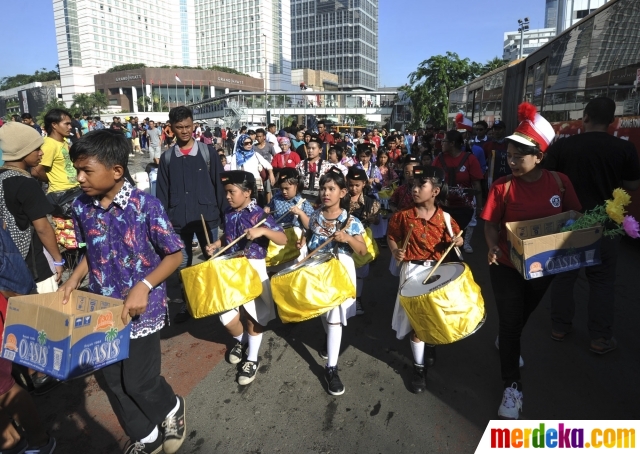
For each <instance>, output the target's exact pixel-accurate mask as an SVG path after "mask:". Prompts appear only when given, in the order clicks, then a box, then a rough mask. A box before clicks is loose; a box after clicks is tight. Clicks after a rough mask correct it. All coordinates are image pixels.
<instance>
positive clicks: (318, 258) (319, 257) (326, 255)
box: [274, 252, 333, 276]
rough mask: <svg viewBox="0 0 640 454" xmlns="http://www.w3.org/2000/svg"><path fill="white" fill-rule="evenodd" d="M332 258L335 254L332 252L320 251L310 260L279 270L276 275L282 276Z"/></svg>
mask: <svg viewBox="0 0 640 454" xmlns="http://www.w3.org/2000/svg"><path fill="white" fill-rule="evenodd" d="M332 258H333V254H332V253H331V252H318V253H317V254H316V255H314V256H313V257H311V258H310V259H309V260H306V261H304V262H300V263H295V264H293V265H291V266H289V267H287V268H285V269H283V270H282V271H278V272H277V273H276V274H274V276H282V275H284V274H288V273H290V272H292V271H295V270H297V269H299V268H304V267H305V266H316V265H320V264H321V263H324V262H328V261H329V260H331V259H332Z"/></svg>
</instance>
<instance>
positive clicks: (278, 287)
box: [271, 253, 356, 323]
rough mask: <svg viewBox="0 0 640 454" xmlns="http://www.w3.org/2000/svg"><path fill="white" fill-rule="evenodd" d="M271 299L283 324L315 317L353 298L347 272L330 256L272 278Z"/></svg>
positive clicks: (290, 268)
mask: <svg viewBox="0 0 640 454" xmlns="http://www.w3.org/2000/svg"><path fill="white" fill-rule="evenodd" d="M271 295H272V296H273V300H274V301H275V303H276V305H277V306H278V314H279V315H280V319H281V320H282V321H283V322H284V323H294V322H302V321H305V320H309V319H312V318H314V317H317V316H319V315H321V314H324V313H325V312H328V311H330V310H331V309H333V308H334V307H337V306H339V305H341V304H342V303H344V302H345V301H346V300H347V299H349V298H355V297H356V288H355V286H354V285H353V282H352V281H351V278H350V277H349V272H348V271H347V269H346V268H345V266H344V265H343V264H342V263H340V261H339V260H338V259H337V258H335V256H334V255H333V254H331V253H319V254H316V255H314V256H313V257H311V258H310V259H309V260H307V261H306V262H303V263H296V264H295V265H291V266H290V267H288V268H285V269H284V270H282V271H280V272H278V273H276V274H274V275H273V277H272V278H271Z"/></svg>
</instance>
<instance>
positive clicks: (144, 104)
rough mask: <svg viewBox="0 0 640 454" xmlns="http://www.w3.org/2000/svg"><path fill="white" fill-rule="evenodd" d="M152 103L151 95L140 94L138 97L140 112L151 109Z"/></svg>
mask: <svg viewBox="0 0 640 454" xmlns="http://www.w3.org/2000/svg"><path fill="white" fill-rule="evenodd" d="M150 104H151V98H150V97H149V96H140V97H139V98H138V110H139V111H140V112H146V111H147V110H149V108H150Z"/></svg>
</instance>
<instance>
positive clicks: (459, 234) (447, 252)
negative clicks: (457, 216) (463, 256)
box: [422, 230, 463, 285]
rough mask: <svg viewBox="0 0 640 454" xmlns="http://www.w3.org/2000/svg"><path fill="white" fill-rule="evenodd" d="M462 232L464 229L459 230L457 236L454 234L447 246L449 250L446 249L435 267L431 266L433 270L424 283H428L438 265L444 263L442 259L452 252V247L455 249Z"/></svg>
mask: <svg viewBox="0 0 640 454" xmlns="http://www.w3.org/2000/svg"><path fill="white" fill-rule="evenodd" d="M462 232H463V230H460V231H459V232H458V234H457V235H456V236H454V237H453V239H452V240H451V244H450V245H449V247H448V248H447V250H446V251H444V254H442V257H440V260H438V263H436V265H435V266H434V267H433V268H431V272H430V273H429V275H428V276H427V278H426V279H425V280H424V281H422V284H423V285H426V284H427V281H428V280H429V278H430V277H431V275H432V274H433V273H435V272H436V270H437V269H438V267H439V266H440V264H441V263H442V261H443V260H444V258H445V257H446V256H447V254H449V252H451V249H453V248H454V247H455V244H456V240H457V239H458V238H460V237H461V236H462Z"/></svg>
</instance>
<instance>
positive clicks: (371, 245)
mask: <svg viewBox="0 0 640 454" xmlns="http://www.w3.org/2000/svg"><path fill="white" fill-rule="evenodd" d="M362 239H363V240H364V244H366V245H367V253H366V254H365V255H360V254H356V253H355V252H354V253H353V254H352V255H351V258H352V259H353V264H354V266H355V267H356V268H362V267H363V266H365V265H366V264H367V263H370V262H373V261H374V260H375V259H376V258H377V257H378V254H380V249H379V248H378V243H376V240H375V239H374V238H373V233H372V232H371V229H370V228H369V227H367V228H366V229H365V231H364V233H363V234H362Z"/></svg>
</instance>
